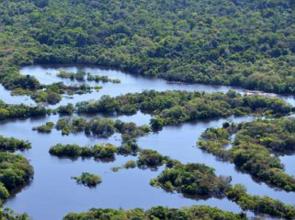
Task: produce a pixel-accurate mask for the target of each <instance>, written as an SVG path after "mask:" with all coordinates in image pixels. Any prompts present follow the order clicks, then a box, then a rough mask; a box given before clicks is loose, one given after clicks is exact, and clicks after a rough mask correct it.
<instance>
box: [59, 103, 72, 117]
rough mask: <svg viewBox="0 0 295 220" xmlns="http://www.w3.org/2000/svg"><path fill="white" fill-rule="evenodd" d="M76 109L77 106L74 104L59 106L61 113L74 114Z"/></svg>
mask: <svg viewBox="0 0 295 220" xmlns="http://www.w3.org/2000/svg"><path fill="white" fill-rule="evenodd" d="M74 111H75V108H74V106H73V104H67V105H63V106H60V107H58V109H57V112H58V113H59V114H60V115H72V114H73V113H74Z"/></svg>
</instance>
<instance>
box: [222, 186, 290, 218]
mask: <svg viewBox="0 0 295 220" xmlns="http://www.w3.org/2000/svg"><path fill="white" fill-rule="evenodd" d="M226 194H227V197H228V198H229V199H231V200H233V201H234V202H236V203H237V204H239V205H240V207H241V208H242V209H243V210H251V211H253V212H254V213H258V214H259V213H265V214H268V215H270V216H276V217H279V218H285V219H294V218H295V208H294V206H291V205H285V204H283V203H282V202H280V201H278V200H274V199H272V198H270V197H267V196H264V197H260V196H251V195H249V194H247V192H246V189H245V187H244V186H241V185H235V186H233V187H231V188H230V189H229V190H228V191H227V192H226Z"/></svg>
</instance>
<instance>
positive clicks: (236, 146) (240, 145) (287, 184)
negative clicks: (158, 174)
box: [198, 117, 295, 191]
mask: <svg viewBox="0 0 295 220" xmlns="http://www.w3.org/2000/svg"><path fill="white" fill-rule="evenodd" d="M232 134H236V137H235V139H234V141H233V143H231V144H232V148H230V149H226V147H225V146H226V145H227V144H229V137H230V135H232ZM198 144H199V146H200V148H201V149H203V150H206V151H208V152H210V153H213V154H214V155H216V156H218V157H219V158H221V159H224V160H228V161H231V162H232V163H234V164H235V165H236V167H237V168H238V169H239V170H241V171H244V172H247V173H249V174H250V175H252V176H253V177H254V178H255V179H257V180H260V181H263V182H265V183H267V184H270V185H272V186H275V187H278V188H281V189H284V190H286V191H295V179H294V177H293V176H290V175H288V174H286V173H285V172H284V166H283V164H282V163H281V162H280V160H279V158H278V156H279V155H285V154H293V153H294V150H295V148H294V147H295V119H294V118H291V117H290V118H280V119H274V120H257V121H254V122H248V123H242V124H239V125H235V124H228V123H226V124H224V126H223V128H210V129H207V130H206V131H205V132H204V133H203V134H202V139H201V140H200V141H199V143H198Z"/></svg>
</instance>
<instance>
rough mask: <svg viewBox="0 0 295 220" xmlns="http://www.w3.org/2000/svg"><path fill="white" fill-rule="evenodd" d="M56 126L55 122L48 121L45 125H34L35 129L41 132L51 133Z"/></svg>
mask: <svg viewBox="0 0 295 220" xmlns="http://www.w3.org/2000/svg"><path fill="white" fill-rule="evenodd" d="M53 127H54V123H53V122H46V124H44V125H40V126H38V127H34V128H33V130H36V131H38V132H39V133H51V131H52V129H53Z"/></svg>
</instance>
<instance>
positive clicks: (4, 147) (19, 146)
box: [0, 136, 31, 152]
mask: <svg viewBox="0 0 295 220" xmlns="http://www.w3.org/2000/svg"><path fill="white" fill-rule="evenodd" d="M30 148H31V143H30V142H28V141H23V140H19V139H16V138H13V137H11V138H8V137H3V136H0V151H10V152H14V151H17V150H20V151H24V150H28V149H30Z"/></svg>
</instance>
